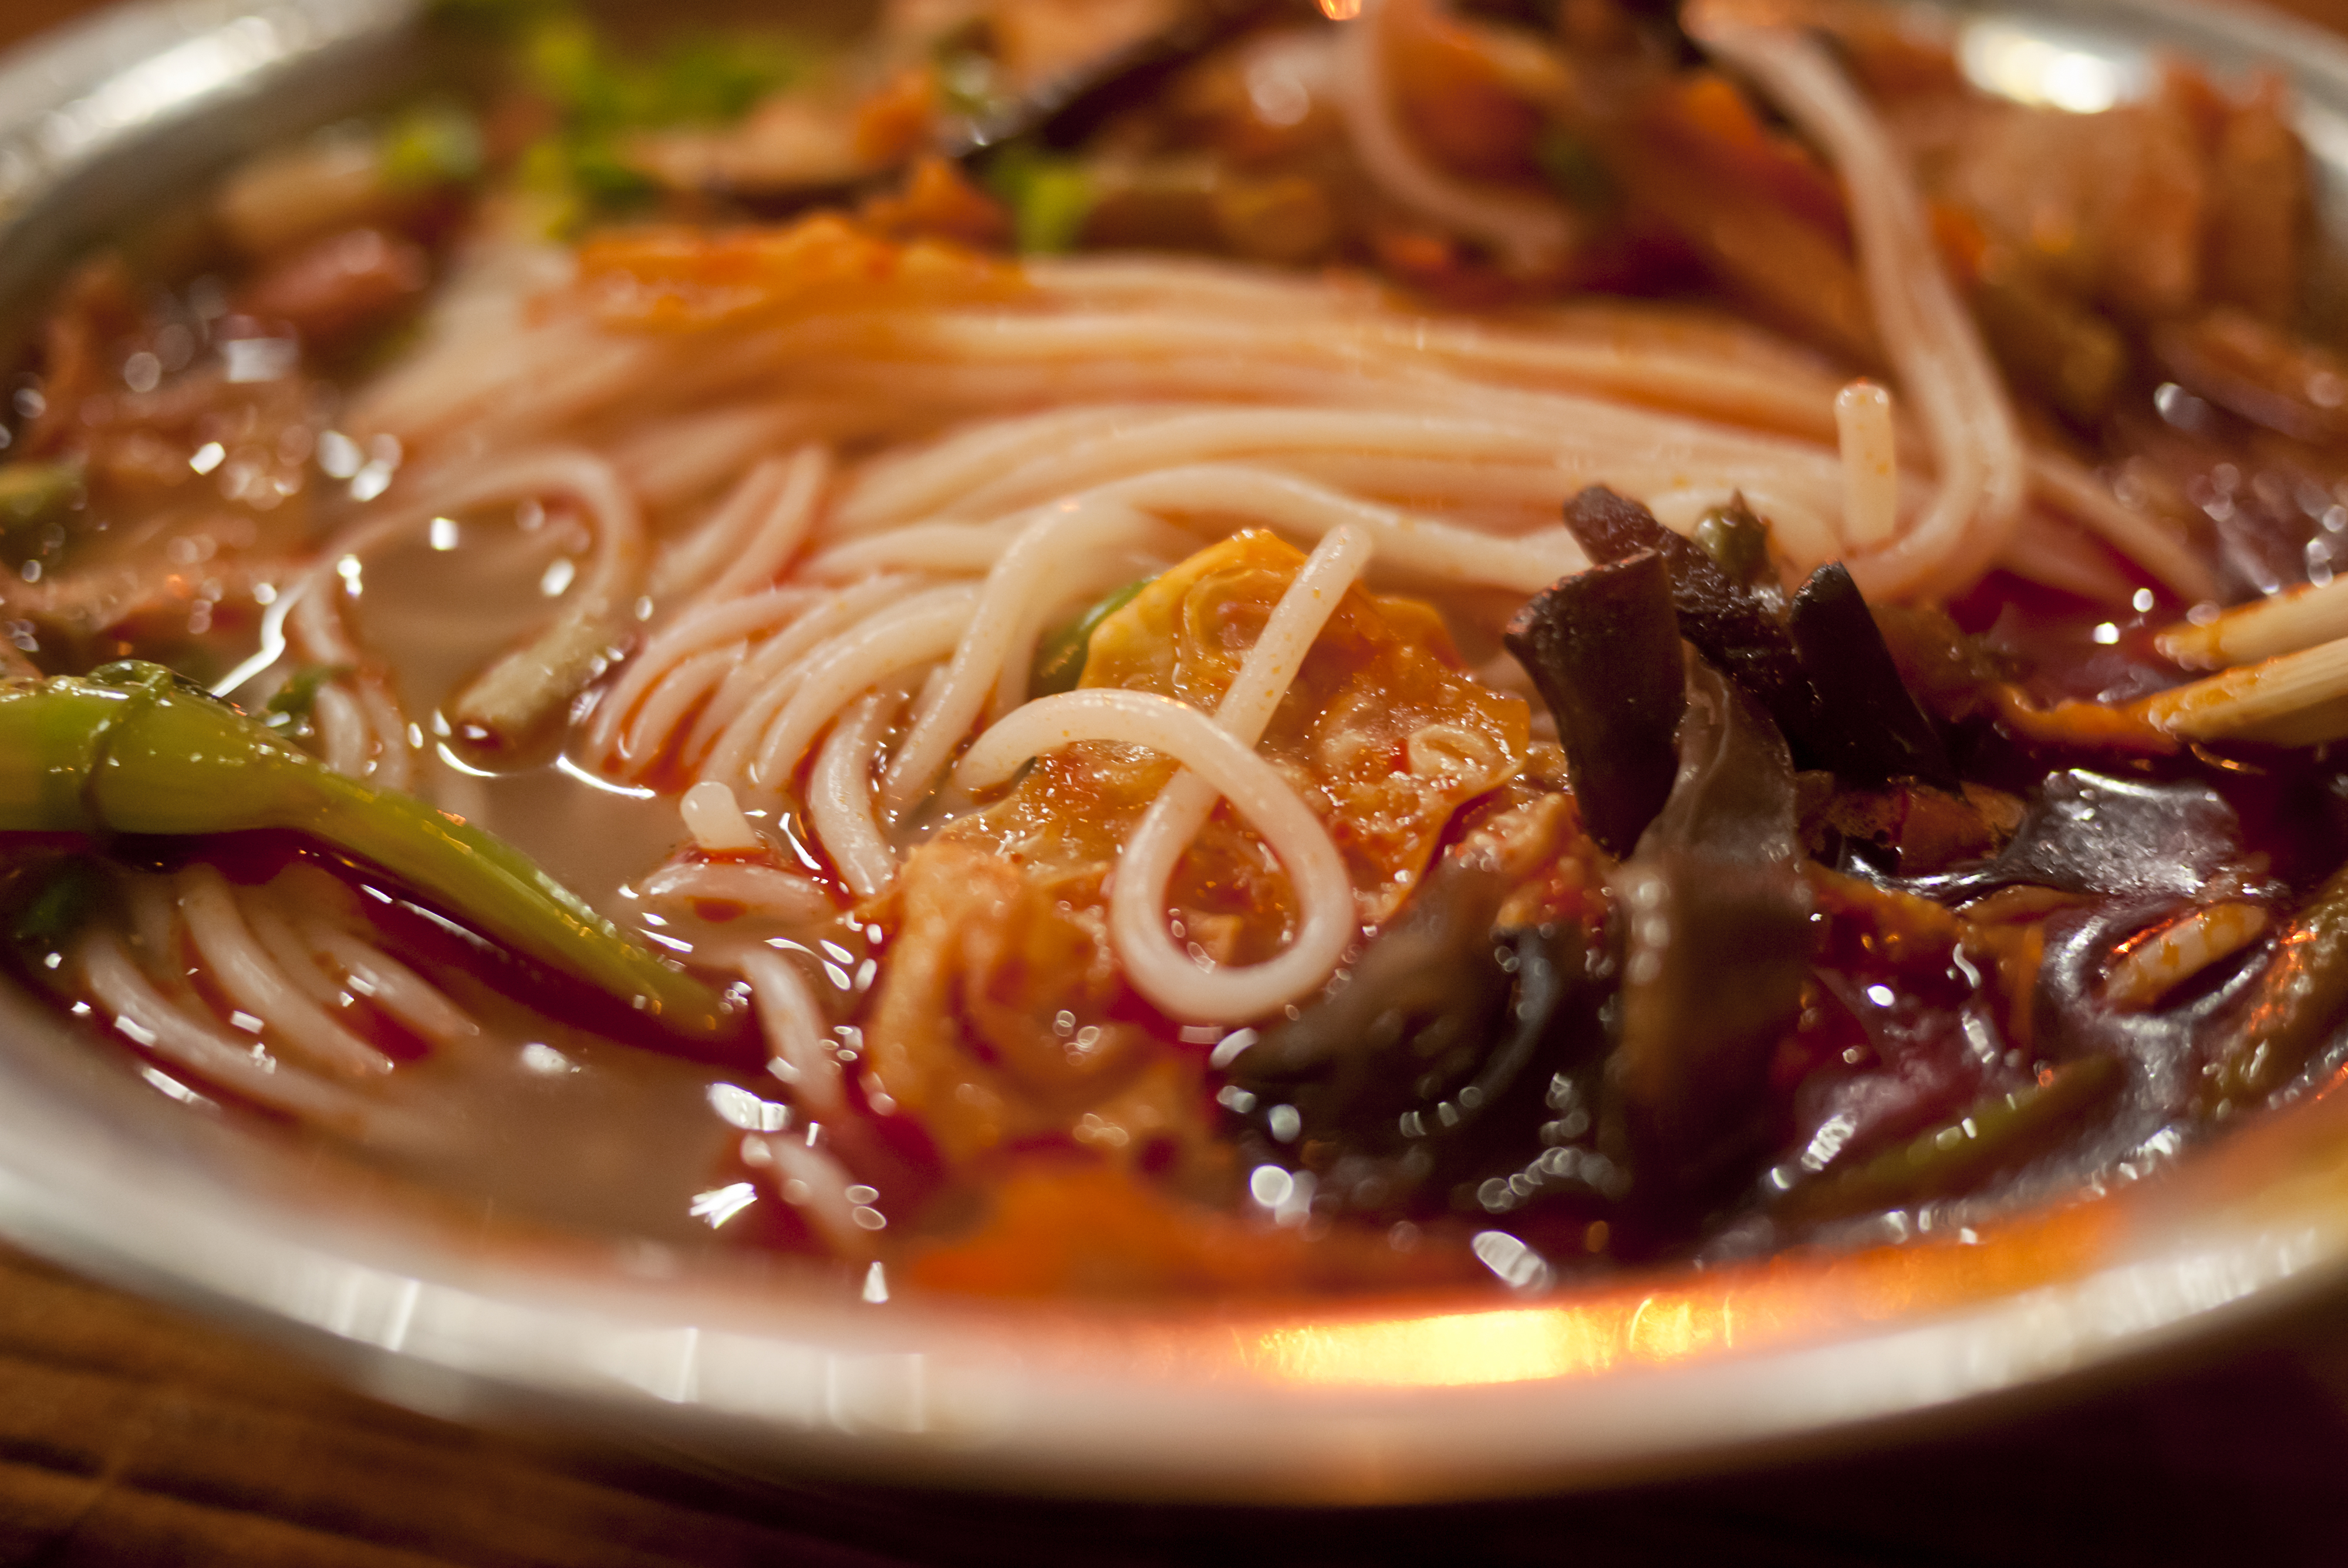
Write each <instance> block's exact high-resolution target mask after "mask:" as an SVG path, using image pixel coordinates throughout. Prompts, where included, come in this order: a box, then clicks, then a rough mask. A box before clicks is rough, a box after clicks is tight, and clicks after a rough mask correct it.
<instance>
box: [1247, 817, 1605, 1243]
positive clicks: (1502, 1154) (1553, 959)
mask: <svg viewBox="0 0 2348 1568" xmlns="http://www.w3.org/2000/svg"><path fill="white" fill-rule="evenodd" d="M1506 892H1507V885H1506V884H1505V882H1504V880H1503V879H1502V877H1501V876H1499V875H1498V873H1496V872H1495V871H1493V870H1492V869H1491V868H1489V867H1488V866H1485V865H1484V864H1483V863H1482V862H1481V861H1480V860H1479V859H1478V857H1477V856H1473V855H1470V854H1455V855H1453V856H1450V857H1448V858H1447V859H1446V860H1445V861H1444V862H1443V863H1442V864H1441V865H1440V866H1437V868H1436V869H1435V870H1434V871H1433V872H1431V873H1429V875H1428V876H1427V877H1426V881H1425V882H1424V883H1423V884H1422V885H1421V886H1420V887H1419V889H1418V892H1417V894H1416V896H1415V897H1413V899H1412V900H1411V904H1410V906H1409V907H1408V909H1407V910H1406V912H1405V914H1404V915H1403V916H1402V917H1401V918H1400V919H1399V920H1398V921H1396V922H1395V924H1393V925H1392V926H1390V927H1387V928H1386V929H1385V931H1383V932H1381V933H1380V934H1379V935H1378V937H1377V938H1376V939H1375V940H1374V941H1373V942H1371V944H1370V946H1369V948H1368V949H1367V950H1366V951H1365V953H1364V954H1363V956H1362V958H1361V960H1360V962H1358V963H1357V964H1355V965H1354V968H1353V969H1352V971H1351V972H1350V973H1349V974H1348V975H1347V976H1346V977H1345V979H1344V983H1343V984H1341V985H1339V986H1336V987H1334V988H1333V989H1331V990H1330V991H1329V992H1328V993H1327V994H1326V995H1324V996H1323V998H1322V999H1319V1000H1318V1001H1315V1002H1314V1003H1313V1004H1312V1005H1311V1006H1309V1007H1307V1008H1305V1009H1303V1011H1302V1012H1301V1013H1300V1015H1299V1016H1298V1017H1296V1018H1295V1019H1293V1020H1290V1021H1288V1022H1285V1023H1282V1024H1280V1025H1278V1026H1276V1027H1274V1028H1273V1029H1272V1030H1269V1031H1267V1032H1266V1033H1265V1035H1264V1036H1263V1038H1262V1040H1258V1041H1257V1042H1255V1043H1254V1044H1253V1045H1251V1046H1250V1047H1248V1048H1247V1049H1246V1050H1243V1051H1241V1054H1240V1055H1239V1056H1238V1057H1237V1058H1236V1059H1234V1060H1233V1061H1231V1063H1230V1064H1229V1068H1228V1072H1229V1077H1228V1081H1227V1082H1226V1083H1225V1084H1224V1086H1223V1088H1222V1090H1221V1091H1220V1102H1221V1103H1222V1105H1223V1106H1224V1107H1225V1109H1226V1110H1227V1111H1228V1112H1231V1115H1232V1116H1233V1118H1234V1119H1235V1120H1236V1122H1237V1123H1238V1138H1239V1142H1240V1144H1241V1148H1242V1150H1243V1151H1244V1152H1245V1153H1247V1154H1248V1155H1249V1156H1250V1157H1251V1158H1254V1159H1260V1160H1264V1161H1269V1162H1271V1163H1277V1164H1280V1165H1283V1166H1286V1167H1288V1168H1290V1169H1302V1170H1307V1171H1310V1172H1312V1173H1313V1175H1314V1176H1315V1178H1316V1181H1317V1182H1318V1184H1319V1186H1318V1190H1319V1194H1320V1201H1321V1203H1322V1204H1323V1205H1324V1206H1327V1207H1330V1208H1334V1209H1336V1210H1339V1211H1342V1212H1346V1213H1351V1214H1362V1215H1371V1216H1382V1217H1387V1218H1396V1217H1405V1216H1416V1217H1422V1218H1424V1217H1427V1216H1430V1215H1435V1214H1442V1213H1443V1212H1445V1211H1446V1210H1447V1209H1449V1208H1459V1207H1470V1206H1473V1204H1474V1197H1473V1194H1474V1193H1475V1192H1476V1190H1477V1188H1478V1186H1480V1185H1481V1184H1483V1182H1484V1181H1486V1180H1488V1179H1490V1178H1493V1177H1495V1176H1497V1177H1498V1178H1499V1179H1500V1180H1502V1181H1503V1182H1504V1183H1505V1181H1506V1179H1507V1177H1508V1176H1509V1174H1511V1173H1517V1172H1519V1171H1522V1170H1527V1169H1533V1168H1535V1167H1538V1166H1540V1162H1541V1157H1542V1155H1543V1153H1545V1151H1546V1150H1547V1148H1548V1147H1549V1146H1550V1144H1552V1143H1557V1142H1559V1141H1560V1140H1561V1139H1570V1137H1572V1136H1575V1135H1579V1134H1582V1133H1586V1132H1588V1130H1589V1119H1588V1118H1587V1116H1584V1117H1583V1118H1582V1119H1581V1122H1580V1123H1579V1124H1577V1125H1575V1126H1573V1127H1571V1128H1570V1129H1569V1130H1566V1131H1564V1132H1558V1131H1557V1130H1556V1129H1554V1128H1550V1123H1552V1122H1556V1121H1557V1120H1558V1118H1557V1115H1556V1112H1555V1110H1554V1107H1553V1104H1552V1102H1554V1101H1555V1100H1556V1099H1557V1098H1558V1094H1557V1092H1555V1091H1556V1085H1557V1084H1558V1082H1559V1081H1560V1079H1564V1078H1568V1077H1570V1074H1571V1073H1572V1072H1573V1071H1575V1070H1576V1069H1578V1068H1581V1067H1586V1066H1588V1065H1590V1064H1591V1063H1593V1062H1594V1061H1595V1060H1596V1057H1597V1054H1598V1048H1599V1046H1600V1044H1601V1041H1602V1039H1603V1035H1602V1032H1601V1028H1600V1025H1599V1023H1598V1009H1597V1001H1598V995H1599V989H1600V988H1599V985H1598V983H1597V980H1598V979H1599V978H1600V977H1601V976H1602V971H1603V964H1602V959H1600V958H1598V956H1597V955H1595V954H1593V953H1591V951H1590V949H1589V948H1588V947H1587V945H1586V943H1585V942H1584V941H1583V940H1582V937H1581V931H1580V929H1579V927H1570V926H1566V927H1550V928H1544V929H1509V930H1497V931H1496V930H1494V929H1493V928H1492V919H1493V917H1494V916H1495V914H1496V913H1497V912H1498V909H1499V907H1500V903H1501V900H1502V897H1504V895H1505V894H1506ZM1593 968H1595V969H1597V970H1598V971H1599V973H1598V974H1597V975H1593V973H1592V970H1593ZM1545 1129H1547V1130H1548V1131H1549V1132H1550V1133H1551V1134H1552V1135H1551V1136H1549V1137H1545V1136H1544V1132H1545ZM1574 1157H1575V1159H1577V1160H1581V1159H1582V1158H1583V1157H1584V1156H1583V1155H1582V1153H1581V1152H1580V1151H1577V1152H1576V1153H1575V1156H1574ZM1586 1157H1587V1160H1588V1161H1590V1162H1593V1165H1592V1169H1593V1170H1597V1169H1601V1168H1602V1167H1603V1162H1602V1161H1600V1160H1599V1159H1598V1157H1597V1156H1596V1155H1595V1154H1589V1155H1587V1156H1586ZM1550 1163H1551V1164H1552V1165H1554V1164H1557V1163H1558V1162H1557V1161H1556V1160H1554V1159H1552V1160H1551V1161H1550ZM1562 1168H1563V1167H1560V1169H1562ZM1554 1185H1556V1186H1558V1187H1559V1188H1560V1190H1562V1189H1563V1188H1564V1187H1565V1186H1566V1185H1567V1184H1565V1183H1562V1182H1560V1183H1556V1184H1554ZM1588 1185H1589V1184H1587V1183H1585V1184H1583V1190H1584V1191H1587V1190H1588Z"/></svg>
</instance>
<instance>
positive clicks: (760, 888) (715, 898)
mask: <svg viewBox="0 0 2348 1568" xmlns="http://www.w3.org/2000/svg"><path fill="white" fill-rule="evenodd" d="M637 892H638V896H639V897H642V898H643V899H644V902H645V903H646V904H649V905H651V906H653V907H654V908H656V909H667V910H672V911H675V912H678V913H692V912H694V908H695V906H696V905H700V904H731V905H734V906H735V907H737V908H740V909H742V910H745V911H747V912H749V913H752V914H756V915H758V916H761V917H765V918H767V919H772V920H778V921H780V922H782V923H783V924H785V925H804V924H807V923H808V922H810V921H815V920H821V919H824V918H827V917H829V916H831V915H832V914H834V913H836V911H835V910H834V909H833V907H832V903H831V899H830V897H829V895H827V894H826V893H825V892H824V890H823V889H822V888H821V887H819V886H817V885H816V884H815V883H813V882H810V881H808V879H807V878H806V877H804V876H798V875H796V874H794V873H792V872H788V871H784V870H782V869H780V868H778V867H777V866H766V865H761V864H760V863H758V862H757V861H754V860H688V861H682V862H679V863H678V864H676V865H673V866H662V867H661V868H660V869H659V870H658V871H655V872H654V873H653V874H652V875H651V876H647V877H645V878H644V881H643V883H642V884H640V885H639V886H638V888H637Z"/></svg>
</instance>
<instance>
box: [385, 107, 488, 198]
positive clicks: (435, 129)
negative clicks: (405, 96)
mask: <svg viewBox="0 0 2348 1568" xmlns="http://www.w3.org/2000/svg"><path fill="white" fill-rule="evenodd" d="M382 146H383V178H384V182H385V183H386V185H388V186H390V187H391V188H392V189H393V190H433V189H435V188H437V187H439V186H443V185H462V184H466V183H469V181H471V180H474V179H479V178H480V173H481V163H482V147H481V128H480V127H479V125H478V124H476V123H475V122H474V119H473V117H472V116H471V115H469V114H467V113H466V112H465V111H464V110H463V109H461V108H458V107H457V106H456V105H454V104H447V103H427V104H418V105H417V106H416V107H415V108H410V109H407V110H406V111H404V112H402V113H400V114H398V115H396V116H394V117H393V118H392V119H391V121H390V123H389V124H387V125H386V126H385V127H384V128H383V143H382Z"/></svg>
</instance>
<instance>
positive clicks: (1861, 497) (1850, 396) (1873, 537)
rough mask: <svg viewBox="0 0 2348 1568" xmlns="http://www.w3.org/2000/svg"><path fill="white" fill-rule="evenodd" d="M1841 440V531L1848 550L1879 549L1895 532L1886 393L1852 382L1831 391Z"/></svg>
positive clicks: (1895, 475) (1895, 466) (1895, 482)
mask: <svg viewBox="0 0 2348 1568" xmlns="http://www.w3.org/2000/svg"><path fill="white" fill-rule="evenodd" d="M1835 424H1836V425H1837V426H1838V428H1839V431H1840V435H1841V440H1842V495H1843V501H1842V532H1843V538H1844V539H1845V540H1846V541H1848V542H1849V545H1850V547H1851V548H1853V549H1860V550H1867V549H1879V548H1882V547H1883V546H1884V545H1887V544H1889V543H1890V542H1891V538H1892V536H1894V535H1895V534H1897V533H1898V532H1899V531H1900V460H1899V457H1898V456H1897V448H1896V447H1895V446H1894V445H1893V436H1892V428H1891V395H1890V393H1888V392H1886V391H1884V390H1883V388H1881V387H1879V386H1878V385H1876V384H1875V383H1873V382H1871V381H1854V382H1852V383H1851V384H1849V386H1846V387H1844V388H1843V389H1842V391H1841V392H1839V393H1838V394H1836V395H1835Z"/></svg>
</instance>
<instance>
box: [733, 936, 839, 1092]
mask: <svg viewBox="0 0 2348 1568" xmlns="http://www.w3.org/2000/svg"><path fill="white" fill-rule="evenodd" d="M735 968H737V969H738V970H740V971H741V975H742V978H743V979H746V980H748V981H749V982H750V1002H751V1006H752V1007H753V1008H755V1009H757V1014H758V1028H759V1030H761V1031H762V1032H763V1033H764V1034H765V1035H766V1037H767V1068H768V1071H771V1072H772V1073H773V1074H774V1075H775V1076H776V1077H777V1078H779V1079H781V1080H782V1081H784V1082H785V1083H788V1084H789V1085H790V1086H791V1091H792V1094H793V1097H794V1098H796V1099H797V1100H798V1102H799V1103H800V1104H801V1105H803V1106H805V1107H806V1108H807V1109H808V1112H811V1113H812V1114H815V1115H819V1116H829V1115H831V1114H834V1113H835V1112H839V1110H840V1109H841V1108H842V1107H843V1106H844V1105H845V1104H846V1103H847V1097H846V1095H845V1093H844V1092H843V1091H842V1089H841V1084H840V1079H841V1073H840V1070H839V1058H838V1057H837V1056H834V1055H833V1054H832V1052H831V1050H830V1049H829V1046H828V1045H827V1044H826V1043H825V1039H824V1037H825V1035H826V1034H827V1032H828V1031H827V1030H825V1028H824V1023H823V1010H822V1009H820V1008H819V1007H817V1006H816V1000H815V992H814V990H813V989H812V988H810V987H809V986H808V982H807V979H806V978H805V977H804V976H802V975H801V974H800V973H799V970H798V965H796V964H794V963H792V962H791V961H790V959H788V958H785V957H784V956H783V955H782V954H780V953H778V952H776V951H775V950H774V949H773V948H767V947H763V946H757V945H754V946H751V947H748V948H744V949H743V950H742V952H741V953H740V954H739V955H738V956H737V957H736V958H735Z"/></svg>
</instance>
